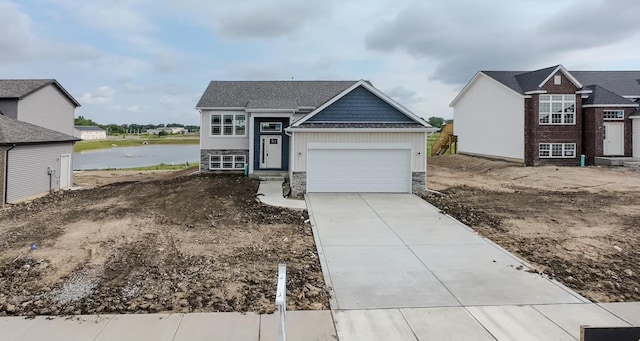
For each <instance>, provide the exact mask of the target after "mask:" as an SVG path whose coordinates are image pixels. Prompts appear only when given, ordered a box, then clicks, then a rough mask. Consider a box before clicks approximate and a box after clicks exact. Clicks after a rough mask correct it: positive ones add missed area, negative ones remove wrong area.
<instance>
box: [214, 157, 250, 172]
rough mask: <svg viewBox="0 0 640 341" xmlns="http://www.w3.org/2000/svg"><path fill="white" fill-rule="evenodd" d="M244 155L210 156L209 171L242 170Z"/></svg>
mask: <svg viewBox="0 0 640 341" xmlns="http://www.w3.org/2000/svg"><path fill="white" fill-rule="evenodd" d="M245 161H246V157H245V156H244V155H210V156H209V169H244V164H245Z"/></svg>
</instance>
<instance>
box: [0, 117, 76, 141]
mask: <svg viewBox="0 0 640 341" xmlns="http://www.w3.org/2000/svg"><path fill="white" fill-rule="evenodd" d="M79 140H80V139H78V138H76V137H73V136H71V135H67V134H63V133H60V132H57V131H54V130H51V129H47V128H43V127H40V126H37V125H34V124H31V123H27V122H23V121H18V120H16V119H13V118H11V117H7V116H4V115H0V144H25V143H45V142H71V141H79Z"/></svg>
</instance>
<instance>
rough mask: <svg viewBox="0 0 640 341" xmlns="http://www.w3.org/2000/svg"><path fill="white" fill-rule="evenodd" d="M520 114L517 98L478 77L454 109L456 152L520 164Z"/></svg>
mask: <svg viewBox="0 0 640 341" xmlns="http://www.w3.org/2000/svg"><path fill="white" fill-rule="evenodd" d="M498 103H499V104H500V105H497V104H498ZM523 112H524V99H523V98H522V96H521V95H520V94H518V93H516V92H515V91H513V90H511V89H509V88H507V87H506V86H504V85H502V84H500V83H498V82H497V81H495V80H493V79H491V78H490V77H488V76H486V75H484V74H479V76H478V77H477V78H476V79H475V81H473V83H472V84H469V88H468V89H467V90H466V93H465V95H464V96H463V97H461V98H460V99H459V100H458V102H457V103H455V105H454V117H455V125H454V132H455V134H456V135H458V136H459V137H460V138H459V140H458V151H459V152H460V153H470V154H479V155H496V156H501V157H505V158H513V159H519V160H524V115H523V114H522V113H523Z"/></svg>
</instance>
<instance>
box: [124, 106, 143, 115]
mask: <svg viewBox="0 0 640 341" xmlns="http://www.w3.org/2000/svg"><path fill="white" fill-rule="evenodd" d="M124 110H125V111H128V112H131V113H140V112H143V111H144V109H143V108H142V107H140V106H138V105H132V106H128V107H126V108H125V109H124Z"/></svg>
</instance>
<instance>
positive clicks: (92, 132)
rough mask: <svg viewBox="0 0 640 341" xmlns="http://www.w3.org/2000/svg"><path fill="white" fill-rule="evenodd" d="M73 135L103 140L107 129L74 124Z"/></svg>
mask: <svg viewBox="0 0 640 341" xmlns="http://www.w3.org/2000/svg"><path fill="white" fill-rule="evenodd" d="M74 132H75V133H74V134H73V136H75V137H77V138H79V139H81V140H105V139H106V138H107V131H106V130H104V129H102V128H100V127H96V126H75V127H74Z"/></svg>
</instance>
